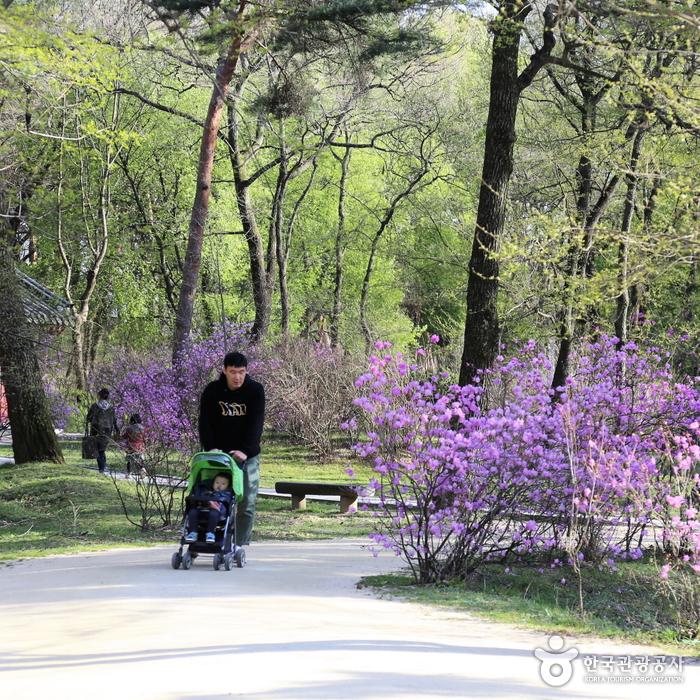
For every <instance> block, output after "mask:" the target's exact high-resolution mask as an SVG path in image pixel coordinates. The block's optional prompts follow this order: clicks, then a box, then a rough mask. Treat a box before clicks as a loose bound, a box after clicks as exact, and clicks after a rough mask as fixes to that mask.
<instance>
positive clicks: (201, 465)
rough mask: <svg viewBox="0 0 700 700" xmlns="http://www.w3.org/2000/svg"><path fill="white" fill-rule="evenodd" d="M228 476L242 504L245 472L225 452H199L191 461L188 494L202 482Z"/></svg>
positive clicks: (238, 500)
mask: <svg viewBox="0 0 700 700" xmlns="http://www.w3.org/2000/svg"><path fill="white" fill-rule="evenodd" d="M221 473H224V474H228V475H229V476H230V479H231V489H232V490H233V493H234V495H235V497H236V501H237V502H238V503H240V502H241V501H242V500H243V470H242V469H241V468H240V467H239V466H238V465H237V464H236V461H235V460H234V459H233V457H231V455H228V454H226V453H225V452H197V454H195V455H194V456H193V457H192V459H191V460H190V476H189V479H188V480H187V493H188V494H190V493H192V490H193V489H194V487H195V486H196V485H197V484H199V483H200V482H202V481H206V480H208V479H209V480H211V479H213V478H214V477H215V476H216V475H217V474H221Z"/></svg>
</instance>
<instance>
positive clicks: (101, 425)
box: [85, 388, 119, 474]
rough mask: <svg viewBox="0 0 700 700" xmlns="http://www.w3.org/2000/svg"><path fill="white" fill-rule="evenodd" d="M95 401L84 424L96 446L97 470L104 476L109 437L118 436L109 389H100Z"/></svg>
mask: <svg viewBox="0 0 700 700" xmlns="http://www.w3.org/2000/svg"><path fill="white" fill-rule="evenodd" d="M97 399H98V400H97V401H96V402H95V403H93V404H92V406H90V408H89V409H88V414H87V418H86V419H85V422H86V423H87V424H88V425H89V426H90V435H93V436H94V437H95V442H96V446H97V469H98V470H99V472H100V474H104V473H105V470H106V469H107V454H106V451H107V445H108V443H109V440H110V438H111V437H113V436H116V435H119V428H118V427H117V416H116V414H115V412H114V406H112V404H111V403H110V402H109V389H105V388H102V389H100V391H99V392H98V394H97Z"/></svg>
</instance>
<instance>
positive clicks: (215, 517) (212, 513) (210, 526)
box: [207, 508, 221, 532]
mask: <svg viewBox="0 0 700 700" xmlns="http://www.w3.org/2000/svg"><path fill="white" fill-rule="evenodd" d="M220 517H221V513H219V511H218V510H216V508H211V509H210V510H209V513H208V515H207V532H214V530H216V526H217V524H218V523H219V518H220Z"/></svg>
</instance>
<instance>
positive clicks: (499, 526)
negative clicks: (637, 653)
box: [356, 338, 700, 582]
mask: <svg viewBox="0 0 700 700" xmlns="http://www.w3.org/2000/svg"><path fill="white" fill-rule="evenodd" d="M377 348H378V350H380V351H381V352H380V353H378V354H377V355H374V356H372V357H371V358H370V368H369V372H367V373H365V374H363V375H362V376H360V377H359V379H358V380H357V382H356V386H357V387H358V389H359V391H360V394H361V396H360V397H359V398H358V399H356V405H357V406H358V407H359V408H360V409H361V410H362V413H363V416H362V424H361V426H360V427H362V428H364V430H365V434H366V439H365V440H363V441H362V442H360V443H358V444H357V445H356V451H357V453H358V454H359V455H360V456H361V457H362V458H364V459H366V460H367V461H369V462H370V463H371V464H372V465H373V467H374V471H375V473H376V478H375V479H374V480H373V484H372V485H373V486H374V487H375V489H376V490H377V491H378V493H379V495H380V499H381V502H382V509H381V510H380V515H379V518H380V522H379V527H378V532H377V533H376V535H375V539H376V541H377V542H378V543H380V544H381V545H382V546H384V547H387V548H391V549H393V550H394V551H395V552H396V553H397V554H401V555H402V556H403V557H404V558H405V559H406V560H407V562H408V564H409V566H410V567H411V569H412V570H413V572H414V575H415V577H416V579H417V580H418V581H421V582H428V581H437V580H441V579H445V578H450V577H455V576H466V575H469V574H470V573H471V572H473V571H474V570H476V569H477V568H478V567H479V566H480V565H481V564H482V563H483V562H485V561H490V560H498V561H504V562H505V561H508V560H509V559H511V558H516V557H519V558H523V557H528V556H533V555H537V556H541V555H542V553H552V556H554V553H560V552H563V553H565V554H566V555H567V558H568V560H569V562H570V563H571V564H572V565H574V566H575V567H580V562H581V561H588V560H590V561H593V562H595V563H602V562H604V561H606V560H609V559H614V558H615V557H620V556H630V557H636V556H639V555H640V552H639V551H638V548H637V547H635V546H634V541H633V538H634V536H638V537H639V538H640V540H641V538H643V537H645V536H647V537H648V536H649V534H650V532H651V527H650V526H651V525H654V524H656V523H657V522H658V518H656V520H655V519H654V516H655V514H658V513H660V512H662V511H663V507H665V506H667V505H668V499H669V498H671V499H675V498H677V496H678V494H677V493H676V491H677V488H678V484H677V482H676V481H674V478H673V474H674V471H673V469H669V468H668V465H666V464H665V462H664V459H663V455H664V451H665V450H666V449H667V448H668V445H669V444H670V442H669V440H671V439H672V438H673V437H678V436H679V435H682V434H685V433H687V432H688V431H690V430H691V428H690V426H691V425H692V424H693V422H692V421H693V419H694V417H695V416H697V415H698V413H699V410H698V409H699V408H700V400H699V397H700V392H699V391H698V386H697V384H696V383H693V382H690V381H689V382H687V383H684V384H682V383H677V382H675V381H674V380H673V378H672V375H671V370H670V368H669V367H668V366H667V365H666V364H665V363H664V361H663V359H662V358H661V357H660V356H659V355H658V354H656V353H654V352H653V351H651V352H647V353H641V352H638V351H637V349H636V348H635V347H634V346H633V345H628V346H627V347H626V348H623V349H622V350H618V349H616V345H615V341H614V339H610V338H602V339H601V340H600V341H599V342H597V343H593V344H589V345H588V346H587V347H585V348H584V350H583V352H582V353H581V354H580V356H579V357H578V360H577V363H576V369H575V371H574V373H573V374H572V377H571V378H570V379H569V381H568V382H567V385H566V386H565V387H564V388H563V389H561V390H559V391H557V392H554V391H553V390H551V389H550V385H549V378H550V377H551V372H552V367H551V363H550V362H549V361H548V359H547V358H546V356H545V355H544V354H542V353H539V352H537V348H536V346H535V344H534V343H529V344H528V345H526V346H525V347H523V348H520V349H519V351H518V353H517V354H516V356H515V357H513V358H510V359H508V360H506V359H505V358H503V357H500V358H499V359H498V363H497V365H496V367H495V368H494V369H493V370H490V371H489V372H486V373H482V375H480V376H479V377H477V379H476V381H475V383H474V384H473V385H471V386H467V387H459V386H457V385H451V384H449V382H448V375H447V374H446V373H442V374H427V375H426V373H425V371H424V369H425V367H426V366H427V365H426V364H425V361H426V360H428V359H430V357H429V356H430V354H432V353H431V352H427V351H426V350H423V349H421V350H419V351H418V356H417V358H416V360H411V359H408V358H406V357H405V356H404V355H402V354H401V353H393V354H392V353H390V352H387V350H388V349H389V345H388V344H386V343H379V344H378V346H377ZM486 380H487V381H486ZM485 383H488V385H489V396H488V401H485V400H484V398H485V395H484V391H485V390H484V388H483V386H484V384H485ZM484 407H485V408H484ZM671 502H675V500H672V501H671ZM691 513H692V511H691ZM694 522H695V525H693V527H695V526H696V523H697V521H696V520H694Z"/></svg>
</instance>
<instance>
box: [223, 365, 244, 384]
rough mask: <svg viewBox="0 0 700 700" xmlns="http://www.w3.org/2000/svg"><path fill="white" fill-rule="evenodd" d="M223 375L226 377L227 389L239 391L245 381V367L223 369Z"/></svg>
mask: <svg viewBox="0 0 700 700" xmlns="http://www.w3.org/2000/svg"><path fill="white" fill-rule="evenodd" d="M224 374H225V375H226V383H227V384H228V388H229V389H239V388H240V387H242V386H243V382H244V380H245V375H246V368H245V367H224Z"/></svg>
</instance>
